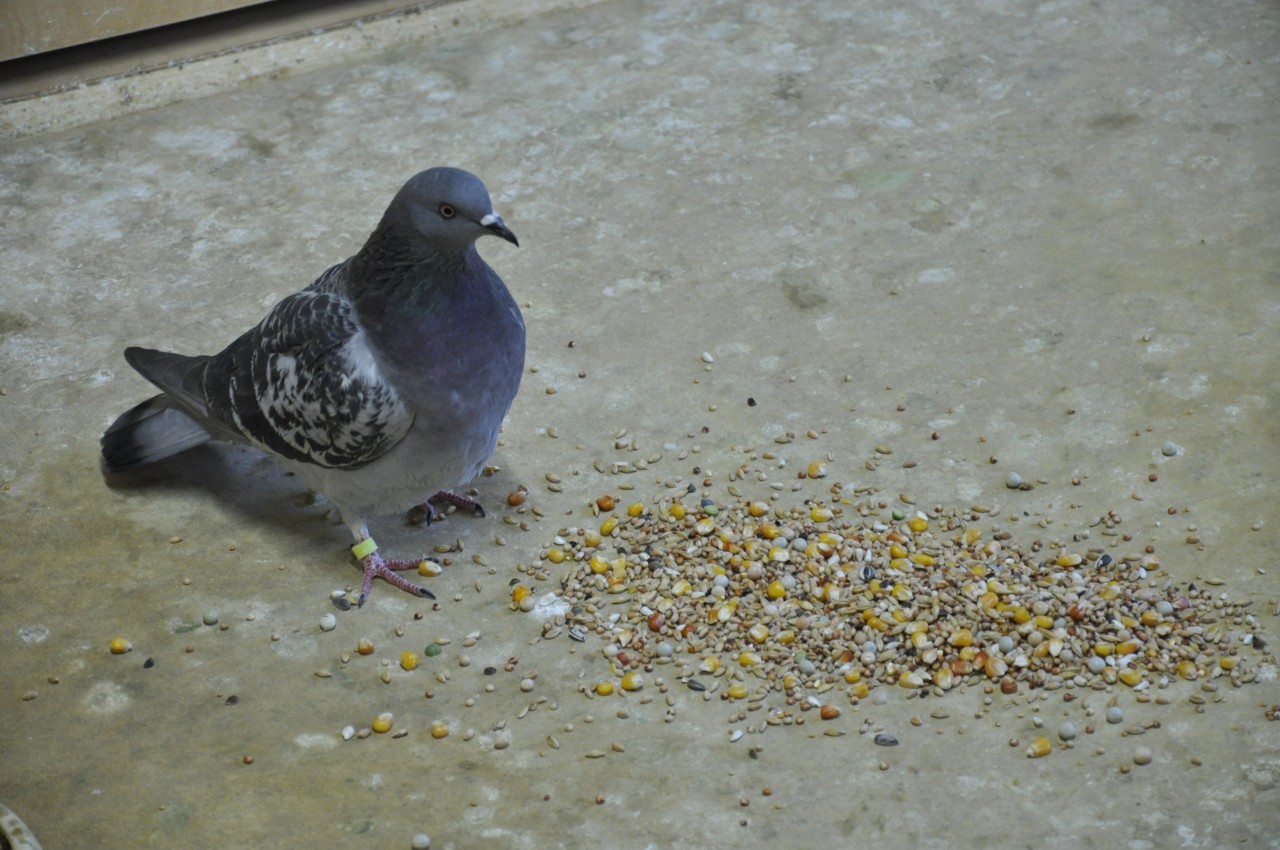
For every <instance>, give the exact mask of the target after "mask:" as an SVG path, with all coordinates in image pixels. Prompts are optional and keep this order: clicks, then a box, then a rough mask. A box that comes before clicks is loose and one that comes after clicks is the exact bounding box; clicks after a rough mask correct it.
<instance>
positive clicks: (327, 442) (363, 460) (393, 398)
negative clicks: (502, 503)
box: [202, 263, 413, 469]
mask: <svg viewBox="0 0 1280 850" xmlns="http://www.w3.org/2000/svg"><path fill="white" fill-rule="evenodd" d="M346 269H347V264H346V263H342V264H339V265H336V266H334V267H332V268H330V269H329V270H328V271H326V272H325V273H324V274H323V275H321V276H320V277H319V278H318V279H317V280H316V282H315V283H313V284H311V286H309V287H307V288H306V289H304V290H303V291H301V292H299V293H297V294H295V295H291V296H289V297H288V298H286V299H284V300H283V301H281V302H280V303H279V304H277V305H276V306H275V307H274V308H273V309H272V310H271V312H270V313H268V314H267V317H266V318H265V319H263V320H262V322H261V323H260V324H259V325H258V326H257V327H255V328H253V329H252V330H250V331H249V332H248V333H246V334H244V335H243V336H241V337H240V338H239V339H237V340H236V341H235V342H233V343H232V344H231V345H229V346H228V347H227V348H226V349H224V350H223V351H222V352H221V353H219V354H216V355H214V356H213V357H212V358H210V360H209V362H208V364H207V366H206V367H205V370H204V375H203V381H202V383H203V391H204V398H205V402H206V404H207V407H208V412H209V416H210V417H211V418H213V419H216V420H218V421H220V422H222V423H224V424H226V425H228V426H230V427H232V428H233V429H234V430H235V431H236V432H238V433H240V434H241V435H243V436H244V437H245V438H247V439H248V440H249V441H250V442H252V443H254V444H256V445H258V446H259V447H261V448H265V449H268V450H270V451H272V452H275V453H276V454H278V455H280V456H282V457H285V458H288V459H290V460H295V461H301V462H304V463H313V464H317V465H319V466H323V467H328V468H336V469H355V468H358V467H361V466H363V465H365V464H367V463H369V462H371V461H373V460H375V459H377V458H378V457H379V456H381V455H382V454H383V453H384V452H386V451H387V450H388V449H390V448H391V447H392V446H394V445H395V444H396V443H397V442H399V441H400V440H401V439H402V438H403V437H404V435H405V434H406V433H408V431H409V428H410V426H411V425H412V424H413V414H412V413H411V412H410V411H409V410H408V409H407V408H406V407H405V405H404V404H403V403H402V402H401V400H400V397H399V395H398V394H397V393H396V391H395V389H394V388H393V387H392V386H391V385H390V384H388V383H387V382H386V381H384V380H383V379H382V377H381V376H380V374H379V372H378V368H377V365H376V362H375V360H374V358H373V355H372V353H371V352H370V351H369V348H368V345H367V343H366V338H365V332H364V331H363V330H362V329H361V328H360V326H359V325H358V324H357V323H356V320H355V315H354V311H353V308H352V306H351V303H350V302H349V301H348V300H347V299H346V298H345V297H344V296H343V295H342V294H341V291H340V283H341V282H342V280H343V279H344V277H345V274H346Z"/></svg>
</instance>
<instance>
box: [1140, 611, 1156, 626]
mask: <svg viewBox="0 0 1280 850" xmlns="http://www.w3.org/2000/svg"><path fill="white" fill-rule="evenodd" d="M1141 621H1142V625H1144V626H1156V625H1159V624H1160V614H1159V612H1157V611H1156V610H1155V609H1152V608H1148V609H1147V610H1146V611H1143V612H1142V617H1141Z"/></svg>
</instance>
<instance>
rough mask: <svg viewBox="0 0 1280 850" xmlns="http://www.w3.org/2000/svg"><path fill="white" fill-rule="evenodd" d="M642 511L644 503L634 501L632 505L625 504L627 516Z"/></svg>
mask: <svg viewBox="0 0 1280 850" xmlns="http://www.w3.org/2000/svg"><path fill="white" fill-rule="evenodd" d="M642 513H644V503H643V502H636V503H635V504H633V505H627V516H640V514H642Z"/></svg>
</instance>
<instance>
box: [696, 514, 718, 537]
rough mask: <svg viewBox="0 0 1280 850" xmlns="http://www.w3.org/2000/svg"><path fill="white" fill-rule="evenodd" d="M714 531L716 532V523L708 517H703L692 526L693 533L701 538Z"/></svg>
mask: <svg viewBox="0 0 1280 850" xmlns="http://www.w3.org/2000/svg"><path fill="white" fill-rule="evenodd" d="M715 530H716V521H715V520H713V519H712V518H711V517H709V516H704V517H703V518H702V519H700V520H698V521H697V522H696V523H694V524H693V531H694V533H695V534H701V535H703V536H706V535H708V534H710V533H711V532H713V531H715Z"/></svg>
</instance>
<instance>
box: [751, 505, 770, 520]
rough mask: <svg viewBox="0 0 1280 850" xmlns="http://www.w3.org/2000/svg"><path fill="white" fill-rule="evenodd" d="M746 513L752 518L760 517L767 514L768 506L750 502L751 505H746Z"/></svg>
mask: <svg viewBox="0 0 1280 850" xmlns="http://www.w3.org/2000/svg"><path fill="white" fill-rule="evenodd" d="M747 513H749V514H751V515H752V516H754V517H762V516H764V515H765V514H767V513H769V506H768V505H766V504H765V503H764V502H752V503H751V504H749V505H747Z"/></svg>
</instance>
